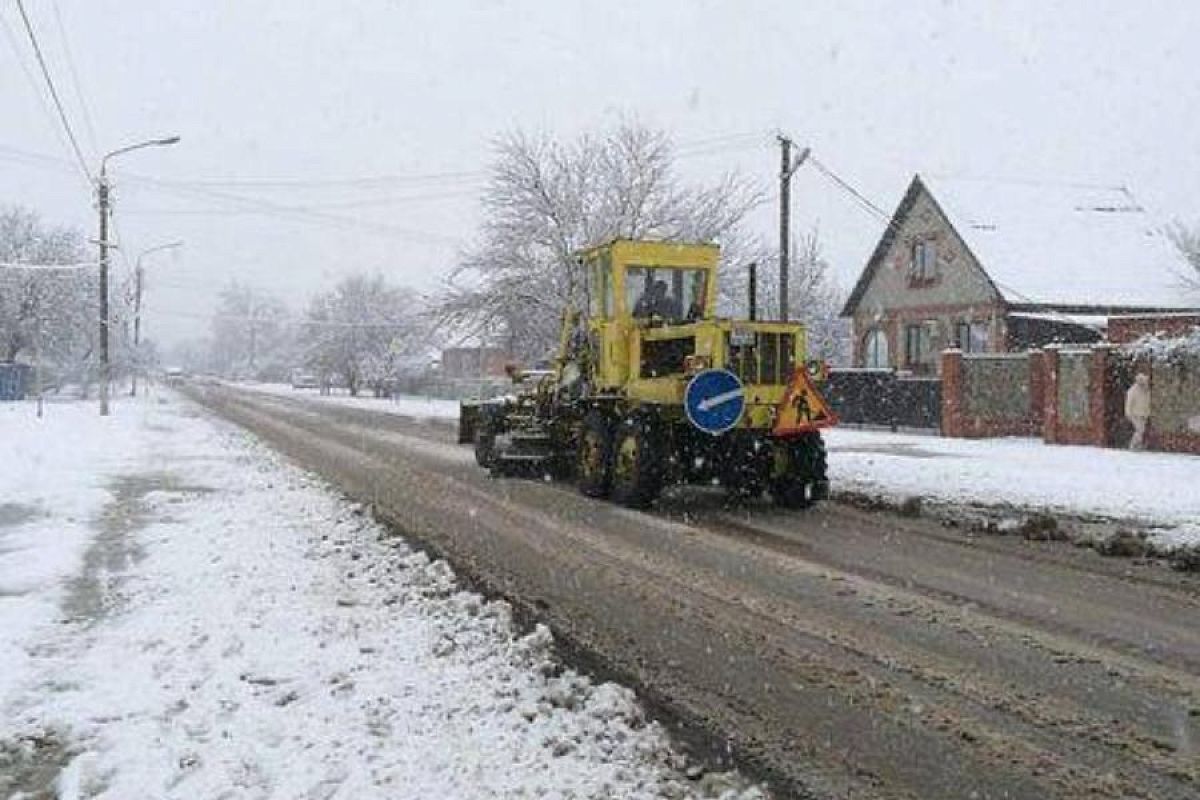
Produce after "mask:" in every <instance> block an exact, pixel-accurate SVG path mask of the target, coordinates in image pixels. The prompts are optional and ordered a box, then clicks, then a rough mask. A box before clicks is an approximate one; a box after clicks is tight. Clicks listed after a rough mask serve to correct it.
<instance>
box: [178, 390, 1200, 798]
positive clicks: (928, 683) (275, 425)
mask: <svg viewBox="0 0 1200 800" xmlns="http://www.w3.org/2000/svg"><path fill="white" fill-rule="evenodd" d="M195 396H196V397H198V398H201V399H202V400H203V402H205V403H207V404H208V405H210V407H212V408H214V409H216V410H218V411H219V412H221V413H223V414H225V415H226V416H228V417H230V418H231V419H233V420H235V421H237V422H239V423H241V424H243V425H245V426H247V427H249V428H251V429H252V430H254V431H255V432H257V433H258V434H259V435H261V436H262V437H263V438H264V439H265V440H267V441H268V442H270V443H272V444H273V445H275V446H276V447H278V448H279V449H281V450H282V451H284V452H285V453H287V454H288V455H290V456H291V457H293V458H294V459H296V460H297V461H298V462H300V463H302V464H304V465H307V466H309V467H311V468H313V469H314V470H316V471H317V472H319V473H321V474H323V475H325V476H326V477H328V478H329V479H331V480H332V481H334V482H336V483H338V484H339V485H340V486H342V487H343V488H344V489H345V490H346V491H347V492H349V493H350V494H351V495H353V496H355V497H357V498H359V499H361V500H363V501H366V502H369V503H371V504H372V505H373V506H374V508H375V509H376V513H377V514H378V515H379V516H380V517H382V518H384V519H386V520H388V521H389V522H391V523H392V524H394V525H395V526H397V527H398V528H400V529H402V530H404V531H406V532H408V533H410V534H411V535H413V536H415V537H416V538H418V539H420V540H421V541H423V542H425V543H426V544H427V545H429V546H430V547H432V548H434V549H436V550H437V551H439V552H442V553H445V554H446V555H447V556H448V557H450V558H451V560H452V561H453V562H454V563H455V564H456V565H457V566H459V567H460V569H461V570H463V571H465V572H466V573H467V574H469V575H471V576H473V577H474V578H475V579H476V580H478V581H480V582H481V583H483V584H484V585H485V586H486V587H488V588H489V589H491V590H493V591H496V592H499V593H502V594H504V595H505V596H507V597H510V598H512V599H513V600H514V602H516V603H517V604H518V606H520V607H522V608H524V609H526V610H528V611H530V612H532V613H534V614H536V615H537V616H538V617H539V618H541V619H543V620H545V621H546V622H548V623H549V624H550V625H551V626H552V628H553V629H554V630H555V632H556V634H558V635H559V636H560V638H561V639H562V640H564V641H566V642H568V643H569V644H570V645H571V646H572V647H574V648H575V649H576V650H577V652H578V654H579V655H580V657H581V658H582V659H584V660H585V661H587V663H590V664H594V665H598V666H599V667H600V668H601V669H604V670H608V671H611V672H613V673H615V674H617V675H620V676H622V677H623V678H625V679H626V680H627V681H628V682H631V683H633V684H634V685H636V686H637V687H638V688H639V689H640V690H641V692H642V694H643V696H644V697H646V698H648V699H649V700H650V701H651V702H652V703H655V704H659V705H661V706H662V707H663V708H664V709H666V710H667V711H668V712H669V713H670V714H671V715H673V717H674V718H675V719H677V720H679V721H681V722H683V723H684V724H685V725H686V726H687V728H688V729H689V730H690V731H692V732H696V733H700V734H707V738H708V740H709V741H710V742H720V743H725V744H726V745H727V746H728V747H730V748H732V750H733V751H734V752H735V753H736V754H737V755H738V756H739V757H740V758H741V759H742V760H743V763H745V764H747V765H748V766H750V767H752V768H756V769H758V770H759V771H760V772H761V774H763V775H765V776H767V777H770V778H771V779H772V780H773V781H774V784H775V786H776V787H779V788H781V789H782V790H783V791H784V792H785V793H792V794H795V795H798V796H799V795H815V796H819V797H845V796H853V797H856V798H866V797H913V798H918V797H919V798H964V797H977V798H992V797H1006V798H1038V799H1039V800H1040V799H1041V798H1084V797H1088V798H1126V797H1154V798H1175V797H1178V798H1184V797H1194V796H1195V795H1196V792H1197V788H1198V786H1200V678H1198V677H1197V676H1198V675H1200V626H1198V625H1196V622H1195V621H1196V619H1197V615H1198V614H1200V584H1198V582H1197V580H1196V578H1195V577H1194V576H1188V575H1180V574H1176V573H1172V572H1170V571H1167V570H1163V569H1162V568H1160V567H1156V566H1151V565H1145V564H1140V563H1137V562H1131V561H1124V560H1108V559H1103V558H1101V557H1100V556H1098V555H1096V554H1095V553H1092V552H1090V551H1084V550H1079V549H1077V548H1071V547H1068V546H1065V545H1062V544H1059V543H1045V542H1043V543H1037V542H1028V541H1024V540H1021V539H1018V538H1015V537H1013V538H983V539H976V538H970V537H968V536H965V535H962V534H960V533H958V532H955V531H948V530H945V529H943V528H942V527H940V526H939V525H937V524H936V523H933V522H931V521H929V520H925V519H912V520H909V519H903V518H900V517H898V516H894V515H890V514H873V513H868V512H864V511H859V510H855V509H851V508H847V507H843V506H838V505H836V504H830V505H827V506H824V507H822V508H821V509H819V510H817V511H815V512H810V513H802V514H784V513H780V512H775V511H773V510H771V509H770V508H769V507H767V506H762V507H757V506H756V507H752V508H749V509H745V510H741V511H728V510H725V509H723V508H722V503H721V500H720V498H719V497H717V496H715V495H712V494H706V493H695V492H691V493H685V494H679V495H674V496H668V497H667V499H666V500H665V502H664V503H663V504H662V508H661V509H660V511H659V512H658V513H656V514H652V515H648V514H641V513H635V512H630V511H626V510H623V509H620V508H616V507H613V506H611V505H608V504H604V503H597V502H594V501H591V500H589V499H587V498H584V497H581V496H580V495H579V494H578V493H576V492H575V491H574V490H572V489H571V488H569V487H563V486H557V485H553V484H545V483H539V482H533V481H520V480H502V481H497V480H491V479H489V478H487V477H486V476H485V475H484V474H482V472H481V471H480V470H478V469H477V468H475V467H474V465H473V464H472V463H471V458H470V454H469V452H468V451H467V450H466V449H465V448H459V447H456V446H455V445H453V444H451V442H452V440H453V431H452V429H451V428H450V426H448V425H445V424H438V423H434V422H429V421H424V422H418V421H413V420H405V419H404V418H403V417H401V416H397V415H388V414H378V413H372V412H370V411H364V410H360V409H352V408H347V407H335V406H330V405H327V404H326V405H322V404H320V403H319V402H311V401H309V402H305V401H302V400H292V399H287V398H282V397H270V396H266V395H263V394H261V393H260V394H249V393H245V392H239V391H237V390H236V389H232V388H229V387H220V386H210V387H207V388H206V389H203V390H197V391H196V393H195Z"/></svg>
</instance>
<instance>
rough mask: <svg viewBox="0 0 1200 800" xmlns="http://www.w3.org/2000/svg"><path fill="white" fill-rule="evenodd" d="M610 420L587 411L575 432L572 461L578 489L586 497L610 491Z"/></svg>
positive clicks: (598, 412)
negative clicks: (579, 427) (575, 438)
mask: <svg viewBox="0 0 1200 800" xmlns="http://www.w3.org/2000/svg"><path fill="white" fill-rule="evenodd" d="M612 449H613V435H612V423H611V422H609V419H608V417H607V416H605V415H604V414H603V413H601V412H600V411H589V412H588V414H587V416H586V417H584V418H583V427H582V428H581V429H580V431H579V451H578V454H577V459H576V464H575V474H576V477H577V479H578V485H579V491H581V492H583V493H584V494H586V495H587V496H588V497H608V496H609V494H611V493H612Z"/></svg>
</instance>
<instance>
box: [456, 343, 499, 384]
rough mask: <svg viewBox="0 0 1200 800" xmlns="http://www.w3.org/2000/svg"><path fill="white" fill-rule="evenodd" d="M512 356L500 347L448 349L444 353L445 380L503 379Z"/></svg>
mask: <svg viewBox="0 0 1200 800" xmlns="http://www.w3.org/2000/svg"><path fill="white" fill-rule="evenodd" d="M510 363H512V356H511V355H509V354H508V353H507V352H506V351H505V350H504V349H503V348H500V347H448V348H446V349H445V350H443V351H442V376H443V377H445V378H502V377H504V368H505V367H506V366H507V365H508V364H510Z"/></svg>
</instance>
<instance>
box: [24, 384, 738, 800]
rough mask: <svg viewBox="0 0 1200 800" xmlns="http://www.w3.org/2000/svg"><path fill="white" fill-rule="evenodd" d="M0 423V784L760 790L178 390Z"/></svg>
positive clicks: (182, 790)
mask: <svg viewBox="0 0 1200 800" xmlns="http://www.w3.org/2000/svg"><path fill="white" fill-rule="evenodd" d="M0 438H2V439H3V441H4V442H5V443H6V445H7V446H8V448H9V449H8V456H9V458H8V459H7V460H6V461H5V462H4V463H3V464H0V499H2V504H0V711H2V713H0V796H4V797H8V796H10V795H12V794H13V793H17V796H19V793H20V792H21V791H26V792H32V793H34V794H36V793H37V791H38V790H39V788H40V787H41V786H42V785H44V784H45V783H46V782H48V781H53V782H56V785H57V790H58V794H59V796H61V797H67V798H74V797H109V798H130V797H181V798H196V797H221V796H223V797H278V798H331V797H344V798H366V797H384V796H386V797H405V798H434V797H454V798H469V797H645V798H651V797H685V796H714V797H715V796H724V797H758V796H761V793H760V792H759V790H757V789H756V788H754V787H749V786H747V784H746V783H745V782H744V781H742V780H741V779H740V778H738V776H736V775H727V774H707V775H703V776H702V775H700V774H699V773H698V771H697V770H695V769H694V768H690V767H689V765H688V764H687V762H686V761H685V759H684V758H683V757H682V756H681V755H680V754H679V753H678V752H677V751H676V750H675V749H673V747H672V745H671V743H670V741H669V740H668V738H667V736H666V735H665V733H664V732H663V730H662V729H661V728H660V727H659V726H658V725H657V724H655V723H653V722H647V721H646V720H645V719H644V716H643V713H642V711H641V710H640V708H639V706H638V704H637V702H636V700H635V698H634V697H633V695H632V693H631V692H629V691H628V690H626V689H623V688H621V687H618V686H615V685H612V684H602V685H597V684H594V683H592V682H591V681H589V680H588V679H587V678H585V677H583V676H580V675H577V674H575V673H573V672H572V671H570V670H569V669H564V668H563V667H561V666H560V665H559V664H557V663H556V661H555V658H554V656H553V653H552V647H551V645H552V642H551V637H550V635H549V633H548V632H547V631H546V630H545V629H544V628H538V629H537V630H535V631H533V632H527V633H526V632H522V631H519V630H518V629H517V628H516V626H514V624H513V622H512V620H511V615H510V611H509V609H508V607H507V605H506V604H504V603H499V602H485V601H483V600H482V599H481V598H480V597H479V596H477V595H474V594H471V593H467V592H463V591H460V590H459V589H458V588H457V587H456V585H455V581H454V576H453V574H452V573H451V571H450V569H449V568H448V567H447V566H446V565H445V564H444V563H440V562H437V563H431V562H430V561H429V560H428V559H427V558H426V557H425V556H424V555H421V554H418V553H415V552H413V551H412V550H410V549H409V547H408V546H407V545H406V544H404V543H403V542H402V541H400V540H398V539H394V538H388V537H386V536H384V535H382V534H383V531H382V530H381V529H380V528H379V527H378V526H377V525H375V524H374V523H373V522H372V521H371V520H370V519H369V518H368V517H367V516H365V515H363V513H362V510H361V509H359V508H357V507H355V506H353V505H352V504H349V503H348V502H346V501H344V500H342V499H340V498H338V497H337V496H336V495H334V494H333V493H331V492H330V491H329V490H327V489H326V488H324V487H323V486H322V485H321V484H320V483H319V482H318V481H316V480H315V479H313V478H310V477H309V476H307V475H306V474H304V473H303V472H301V471H299V470H297V469H295V468H292V467H290V466H288V465H286V464H283V463H281V461H280V460H279V459H278V458H277V457H275V456H274V455H272V454H271V453H270V452H269V451H267V450H266V449H265V448H263V447H261V446H259V445H257V444H255V443H253V442H252V441H251V440H250V439H249V438H248V437H247V436H246V435H244V434H242V433H240V432H238V431H236V430H235V429H233V428H231V427H228V426H226V425H224V424H221V423H217V422H213V421H211V420H210V419H208V418H206V417H203V416H200V415H199V413H198V412H196V411H194V410H192V409H191V407H190V406H189V405H187V404H186V402H184V401H181V400H176V399H175V398H174V397H172V396H170V395H164V396H161V397H159V398H156V401H145V402H125V403H122V404H119V405H118V406H117V407H116V413H115V415H114V416H113V417H110V418H108V419H104V420H101V419H100V418H99V417H97V416H96V411H95V408H94V407H93V406H92V405H90V404H89V405H87V406H84V405H61V406H58V405H56V406H51V407H50V408H49V409H48V414H47V417H46V419H44V420H42V421H38V420H36V419H34V418H33V414H32V408H31V407H30V406H27V405H5V406H0ZM687 775H690V776H691V777H686V776H687Z"/></svg>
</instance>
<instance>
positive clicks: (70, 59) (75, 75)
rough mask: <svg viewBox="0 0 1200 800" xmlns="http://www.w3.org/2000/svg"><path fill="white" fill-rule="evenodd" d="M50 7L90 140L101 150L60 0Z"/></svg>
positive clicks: (93, 146)
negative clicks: (52, 10)
mask: <svg viewBox="0 0 1200 800" xmlns="http://www.w3.org/2000/svg"><path fill="white" fill-rule="evenodd" d="M50 7H51V8H53V9H54V21H55V22H56V23H57V24H58V35H59V38H61V39H62V44H63V54H64V55H65V56H66V61H67V74H68V75H70V76H71V85H72V86H73V87H74V88H75V97H76V99H78V100H79V107H80V108H81V109H82V110H83V126H84V128H85V129H86V130H87V135H88V142H89V143H90V144H91V145H92V152H96V151H98V150H99V148H98V147H96V128H95V126H94V125H92V112H91V109H90V107H89V106H88V102H87V98H86V97H85V96H84V94H83V84H82V83H81V82H80V80H79V72H78V71H77V70H76V69H75V57H74V56H73V55H72V53H71V42H70V39H69V38H68V37H67V26H66V25H64V24H63V19H62V14H61V13H60V11H59V8H58V0H53V2H52V3H51V4H50Z"/></svg>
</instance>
